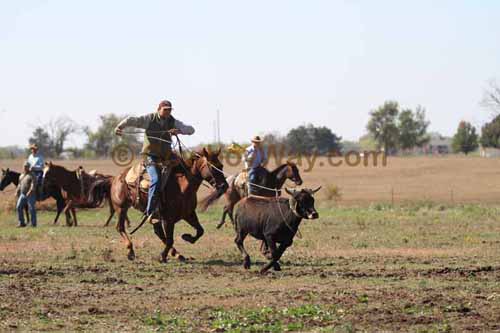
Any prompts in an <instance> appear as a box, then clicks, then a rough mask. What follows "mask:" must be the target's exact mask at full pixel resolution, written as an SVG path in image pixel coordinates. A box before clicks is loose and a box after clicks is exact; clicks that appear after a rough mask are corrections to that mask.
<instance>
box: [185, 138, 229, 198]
mask: <svg viewBox="0 0 500 333" xmlns="http://www.w3.org/2000/svg"><path fill="white" fill-rule="evenodd" d="M220 153H221V149H219V150H217V151H215V152H212V151H209V150H207V149H206V148H203V150H202V151H201V152H200V153H198V154H197V157H196V159H195V161H194V164H193V168H194V172H193V173H194V174H195V175H197V176H199V177H200V178H202V179H203V180H206V181H207V182H209V183H210V185H212V186H213V187H215V188H216V189H217V192H218V193H220V194H221V195H222V193H224V192H225V191H226V190H227V188H228V187H229V185H228V184H227V182H226V177H224V173H223V168H224V166H223V165H222V162H221V161H220V159H219V156H220Z"/></svg>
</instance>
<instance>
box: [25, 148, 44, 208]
mask: <svg viewBox="0 0 500 333" xmlns="http://www.w3.org/2000/svg"><path fill="white" fill-rule="evenodd" d="M30 150H31V154H30V156H29V157H28V161H27V162H28V163H29V165H30V166H31V169H30V171H31V172H32V173H33V176H34V177H35V189H36V190H35V193H36V197H37V198H38V200H43V198H42V196H43V193H42V180H43V167H44V160H43V156H42V154H40V153H39V151H38V146H37V145H36V144H32V145H30Z"/></svg>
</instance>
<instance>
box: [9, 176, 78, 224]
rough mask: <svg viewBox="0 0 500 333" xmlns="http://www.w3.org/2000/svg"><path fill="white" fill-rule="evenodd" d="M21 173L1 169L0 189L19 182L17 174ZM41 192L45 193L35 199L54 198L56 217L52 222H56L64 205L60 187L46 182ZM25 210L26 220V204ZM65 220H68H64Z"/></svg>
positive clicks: (27, 215) (27, 214)
mask: <svg viewBox="0 0 500 333" xmlns="http://www.w3.org/2000/svg"><path fill="white" fill-rule="evenodd" d="M20 175H21V174H20V173H19V172H15V171H12V170H10V169H6V170H4V169H2V176H1V178H0V191H3V190H4V189H5V188H6V187H7V186H9V185H10V184H13V185H14V186H17V185H18V184H19V176H20ZM43 192H44V193H45V194H46V196H45V197H44V198H37V201H44V200H46V199H48V198H50V197H52V198H54V199H55V201H56V206H57V213H56V217H55V219H54V223H57V220H58V219H59V215H61V212H62V211H63V209H64V206H65V200H64V197H63V195H62V192H61V188H60V187H58V186H57V185H55V184H53V183H47V184H45V186H43ZM25 212H26V217H27V221H28V222H29V221H30V217H29V213H28V206H27V205H26V207H25ZM66 222H68V221H67V220H66Z"/></svg>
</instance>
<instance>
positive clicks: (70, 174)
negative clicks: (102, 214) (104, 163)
mask: <svg viewBox="0 0 500 333" xmlns="http://www.w3.org/2000/svg"><path fill="white" fill-rule="evenodd" d="M111 178H112V176H105V175H101V174H97V173H96V174H95V175H91V174H88V173H86V172H84V171H83V169H82V167H80V168H79V169H77V170H74V171H69V170H68V169H66V168H65V167H63V166H60V165H56V164H53V163H52V162H48V163H45V168H44V169H43V184H46V183H51V184H56V185H57V186H59V187H60V188H62V190H63V195H64V196H65V197H66V205H65V207H64V213H65V214H66V219H67V220H71V215H72V217H73V225H74V226H75V227H76V226H78V221H77V219H76V211H75V208H98V207H100V206H101V205H102V202H103V201H104V199H106V195H107V194H108V193H104V194H103V196H100V197H97V198H94V200H92V201H90V200H89V198H88V193H89V189H90V187H91V185H92V184H93V183H94V182H95V181H97V180H99V179H111ZM70 212H71V215H70ZM113 215H114V209H113V206H112V205H111V203H110V216H109V218H108V222H109V220H111V218H112V217H113ZM68 225H69V226H71V223H68Z"/></svg>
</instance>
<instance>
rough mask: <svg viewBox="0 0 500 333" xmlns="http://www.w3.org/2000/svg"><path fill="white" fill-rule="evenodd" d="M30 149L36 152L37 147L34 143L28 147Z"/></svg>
mask: <svg viewBox="0 0 500 333" xmlns="http://www.w3.org/2000/svg"><path fill="white" fill-rule="evenodd" d="M30 149H35V150H38V145H37V144H36V143H34V144H31V145H30Z"/></svg>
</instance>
